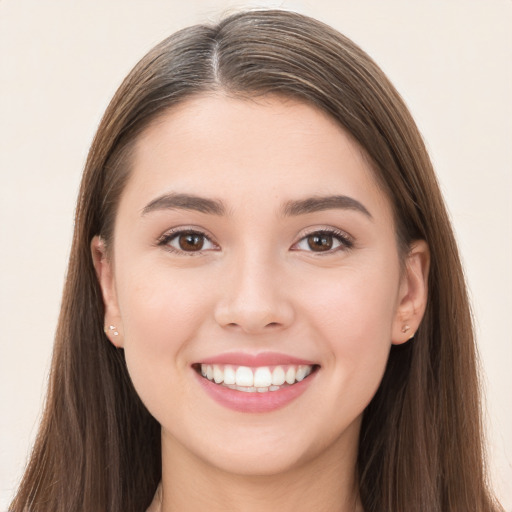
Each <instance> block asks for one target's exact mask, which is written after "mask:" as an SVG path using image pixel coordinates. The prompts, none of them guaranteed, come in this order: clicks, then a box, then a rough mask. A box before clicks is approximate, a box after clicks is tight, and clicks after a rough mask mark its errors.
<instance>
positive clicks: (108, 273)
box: [91, 236, 123, 348]
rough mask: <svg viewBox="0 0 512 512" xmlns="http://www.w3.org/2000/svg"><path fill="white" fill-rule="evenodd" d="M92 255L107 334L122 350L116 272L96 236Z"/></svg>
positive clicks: (101, 242)
mask: <svg viewBox="0 0 512 512" xmlns="http://www.w3.org/2000/svg"><path fill="white" fill-rule="evenodd" d="M91 253H92V261H93V263H94V268H95V270H96V277H97V278H98V282H99V284H100V288H101V294H102V296H103V304H104V306H105V319H104V323H105V326H104V330H105V334H106V336H107V338H108V339H109V340H110V343H112V345H114V346H115V347H117V348H121V347H123V335H122V322H121V314H120V312H119V306H118V303H117V295H116V288H115V280H114V272H113V268H112V262H111V260H110V258H109V257H108V255H107V248H106V246H105V242H104V240H103V239H102V238H100V237H99V236H95V237H94V238H93V239H92V241H91Z"/></svg>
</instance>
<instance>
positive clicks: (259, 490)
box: [92, 93, 429, 512]
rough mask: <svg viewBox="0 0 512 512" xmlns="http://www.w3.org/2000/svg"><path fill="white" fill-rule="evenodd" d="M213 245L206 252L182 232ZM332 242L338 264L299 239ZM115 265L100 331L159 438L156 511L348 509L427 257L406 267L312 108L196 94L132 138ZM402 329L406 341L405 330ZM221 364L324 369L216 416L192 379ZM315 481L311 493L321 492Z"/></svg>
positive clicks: (345, 155) (102, 269)
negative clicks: (233, 359) (292, 391)
mask: <svg viewBox="0 0 512 512" xmlns="http://www.w3.org/2000/svg"><path fill="white" fill-rule="evenodd" d="M168 193H181V194H194V195H197V196H201V197H203V198H210V199H214V200H219V201H222V203H223V204H224V206H225V214H224V215H215V214H210V213H203V212H198V211H193V210H188V209H180V208H172V209H170V208H159V209H155V210H153V211H151V212H147V213H143V210H144V208H145V207H146V206H147V205H148V204H150V203H151V202H152V201H154V200H155V199H156V198H158V197H160V196H162V194H168ZM333 194H335V195H344V196H348V197H350V198H352V199H355V200H357V201H358V202H359V203H360V204H361V205H363V206H364V208H366V210H367V211H368V213H369V215H367V214H365V213H364V212H362V211H359V210H356V209H347V208H329V209H326V210H322V211H316V212H310V213H306V214H302V215H283V212H282V209H283V205H284V204H285V203H286V202H287V201H291V200H300V199H304V198H308V197H316V196H332V195H333ZM191 227H193V228H194V231H200V232H203V233H205V234H206V236H207V237H209V239H210V240H211V242H209V241H207V240H205V239H201V241H202V242H203V244H204V245H203V249H202V250H200V251H189V252H186V251H183V250H180V245H179V239H178V238H174V239H173V240H172V241H171V242H170V243H167V245H165V244H163V245H162V244H159V240H161V239H162V235H165V234H166V233H168V232H169V231H170V230H173V229H177V228H183V229H185V228H189V229H190V228H191ZM322 229H323V230H326V229H330V230H332V229H335V230H338V231H339V232H341V233H343V234H344V236H347V237H349V240H350V241H351V243H352V246H351V247H348V246H345V245H344V242H343V239H341V241H338V239H337V238H328V241H331V242H333V249H331V250H328V251H324V252H322V251H317V250H316V249H317V248H318V246H317V245H313V249H312V248H311V246H310V245H308V240H311V239H308V238H307V237H308V235H311V234H312V233H314V232H318V230H322ZM112 249H113V250H112V252H111V253H109V255H107V251H106V248H105V245H104V243H103V241H102V240H101V239H100V238H98V237H96V238H95V239H94V240H93V241H92V253H93V258H94V262H95V266H96V270H97V274H98V278H99V280H100V284H101V287H102V290H103V297H104V302H105V308H106V315H105V324H106V325H110V324H112V325H115V326H116V328H117V330H118V332H119V335H118V336H114V335H113V334H112V333H110V334H109V336H110V339H111V341H112V343H114V344H115V345H116V346H120V347H123V348H124V350H125V355H126V361H127V365H128V369H129V372H130V375H131V378H132V380H133V383H134V385H135V388H136V390H137V392H138V393H139V395H140V397H141V398H142V400H143V402H144V403H145V405H146V406H147V408H148V410H149V411H150V412H151V414H153V415H154V417H155V418H156V419H157V420H158V421H159V422H160V424H161V425H162V450H163V453H162V457H163V479H162V496H161V498H162V504H161V505H162V510H163V511H164V512H166V511H170V510H173V511H176V510H178V511H197V510H200V509H203V510H209V511H217V510H219V511H220V510H234V511H244V512H249V511H253V510H254V511H256V510H258V511H260V510H266V511H273V510H276V511H277V510H279V511H281V512H282V511H288V510H290V511H292V510H293V511H302V510H304V511H305V510H308V511H310V510H317V511H330V512H332V511H353V510H359V509H360V503H359V497H358V492H357V484H356V480H355V464H356V459H357V443H358V436H359V429H360V422H361V416H362V413H363V411H364V409H365V407H366V405H367V404H368V403H369V402H370V400H371V398H372V397H373V395H374V394H375V391H376V390H377V388H378V386H379V383H380V380H381V378H382V375H383V372H384V369H385V365H386V361H387V357H388V353H389V349H390V346H391V344H392V343H396V344H398V343H404V342H406V341H407V340H408V339H409V338H410V337H411V335H412V334H413V333H414V331H415V330H416V329H417V327H418V325H419V323H420V321H421V318H422V315H423V313H424V309H425V302H426V296H427V289H426V280H427V273H428V261H429V258H428V248H427V246H426V244H425V243H424V242H422V241H418V242H416V243H415V244H413V245H412V246H411V248H410V249H411V250H410V252H409V254H408V255H406V258H405V265H403V267H401V265H400V258H399V254H398V249H397V244H396V236H395V226H394V222H393V215H392V209H391V205H390V203H389V201H388V199H387V197H386V196H385V195H384V193H383V192H382V191H381V189H380V188H379V187H378V185H377V184H376V181H375V179H374V176H373V174H372V170H371V169H370V166H369V164H368V163H367V161H366V160H365V158H364V156H363V154H362V151H361V150H360V149H359V147H358V146H357V144H356V143H355V142H354V141H352V140H351V138H350V137H349V136H348V135H347V134H346V133H345V132H344V131H343V129H342V128H340V126H338V125H337V124H336V123H335V122H334V121H333V120H332V119H331V118H329V117H328V116H326V115H325V114H324V113H322V112H320V111H318V110H316V109H315V108H313V107H311V106H308V105H305V104H302V103H298V102H296V101H292V100H283V99H282V98H276V97H265V98H258V99H257V100H240V99H233V98H229V97H227V96H225V95H223V94H222V93H218V94H212V95H205V96H200V97H195V98H194V99H191V100H189V101H187V102H185V103H183V104H181V105H180V106H178V107H176V108H174V109H173V110H171V111H169V112H168V113H166V114H165V115H164V116H162V117H160V118H159V119H158V120H157V121H155V122H154V123H153V124H152V125H151V126H150V127H149V128H148V129H147V130H146V131H145V132H144V133H143V134H142V135H141V136H140V138H139V139H138V141H137V143H136V147H135V153H134V159H133V169H132V174H131V177H130V179H129V181H128V184H127V186H126V188H125V190H124V191H123V193H122V196H121V200H120V204H119V210H118V213H117V217H116V224H115V230H114V241H113V247H112ZM405 325H408V326H409V329H408V330H407V332H403V329H404V326H405ZM230 351H238V352H245V353H250V354H257V353H260V352H268V351H270V352H272V351H275V352H280V353H284V354H289V355H292V356H295V357H298V358H303V359H307V360H310V361H314V362H315V363H317V364H318V365H319V366H320V369H319V370H318V371H317V372H316V374H315V375H314V379H312V380H311V383H310V384H309V386H308V387H307V389H306V391H305V392H304V393H303V394H302V395H301V396H299V397H298V398H297V399H295V400H294V401H292V402H291V403H289V404H287V405H286V406H285V407H283V408H281V409H278V410H276V411H272V412H267V413H244V412H238V411H233V410H231V409H228V408H226V407H224V406H222V405H220V404H218V403H217V402H215V401H213V400H212V399H211V398H210V397H209V396H208V395H207V394H206V393H205V392H204V391H203V389H202V388H201V386H200V385H198V378H197V375H196V373H195V371H194V370H193V369H192V367H191V365H192V364H194V363H197V362H200V361H201V360H203V359H205V358H207V357H211V356H215V355H218V354H224V353H227V352H230ZM319 475H321V478H319Z"/></svg>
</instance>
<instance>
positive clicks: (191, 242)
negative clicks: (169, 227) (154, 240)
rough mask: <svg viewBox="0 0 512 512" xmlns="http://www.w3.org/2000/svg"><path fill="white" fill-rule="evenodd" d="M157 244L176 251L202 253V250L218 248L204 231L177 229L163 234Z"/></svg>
mask: <svg viewBox="0 0 512 512" xmlns="http://www.w3.org/2000/svg"><path fill="white" fill-rule="evenodd" d="M159 245H164V246H167V247H168V248H169V249H171V250H172V251H173V252H176V253H180V252H181V253H189V254H191V253H195V252H197V253H202V252H204V251H210V250H218V246H217V245H216V244H214V243H213V242H212V241H211V240H210V239H209V238H208V237H207V236H206V235H205V234H204V233H201V232H200V231H187V230H185V231H178V232H174V233H171V234H168V235H165V236H163V237H162V239H161V240H160V243H159Z"/></svg>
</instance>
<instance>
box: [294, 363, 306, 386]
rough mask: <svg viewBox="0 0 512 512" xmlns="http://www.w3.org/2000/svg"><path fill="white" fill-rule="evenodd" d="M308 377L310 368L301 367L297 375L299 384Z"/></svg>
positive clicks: (296, 378)
mask: <svg viewBox="0 0 512 512" xmlns="http://www.w3.org/2000/svg"><path fill="white" fill-rule="evenodd" d="M307 375H309V371H308V367H307V366H299V369H298V370H297V373H296V374H295V380H296V381H297V382H300V381H301V380H304V379H305V378H306V376H307Z"/></svg>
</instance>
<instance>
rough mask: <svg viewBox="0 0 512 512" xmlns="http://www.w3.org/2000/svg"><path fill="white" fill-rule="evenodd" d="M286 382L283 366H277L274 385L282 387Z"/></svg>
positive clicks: (273, 374) (273, 380)
mask: <svg viewBox="0 0 512 512" xmlns="http://www.w3.org/2000/svg"><path fill="white" fill-rule="evenodd" d="M285 380H286V376H285V373H284V370H283V369H282V368H281V366H276V367H275V368H274V371H273V372H272V385H273V386H282V385H283V384H284V381H285Z"/></svg>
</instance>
